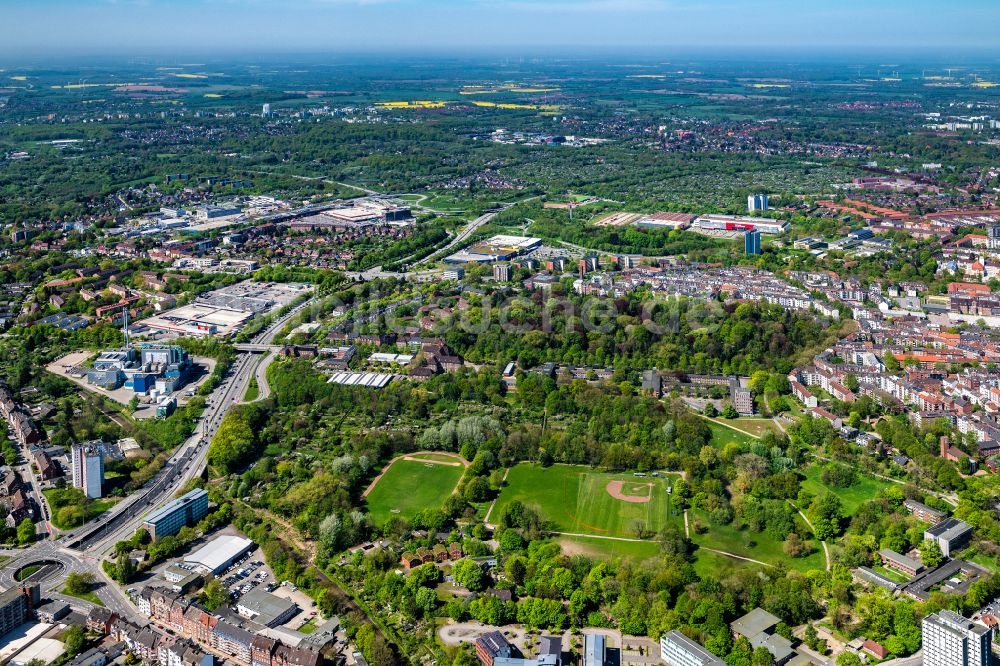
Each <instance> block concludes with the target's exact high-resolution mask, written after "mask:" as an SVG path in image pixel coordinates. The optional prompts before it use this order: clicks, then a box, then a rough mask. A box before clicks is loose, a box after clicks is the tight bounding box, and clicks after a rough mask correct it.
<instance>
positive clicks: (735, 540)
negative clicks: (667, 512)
mask: <svg viewBox="0 0 1000 666" xmlns="http://www.w3.org/2000/svg"><path fill="white" fill-rule="evenodd" d="M688 518H689V519H690V520H692V521H693V520H698V521H699V522H700V523H701V524H702V525H704V526H706V527H707V528H708V530H707V531H706V532H705V533H703V534H697V533H696V532H695V531H694V529H693V528H692V530H691V541H693V542H694V543H695V544H696V545H699V546H704V547H706V548H715V549H716V550H724V551H726V552H727V553H732V554H734V555H739V556H741V557H749V558H750V559H753V560H759V561H760V562H765V563H767V564H770V565H775V564H777V563H778V562H784V563H785V564H786V565H787V566H788V568H789V569H794V570H796V571H809V570H811V569H818V570H823V569H825V568H826V560H825V558H824V556H823V547H822V546H821V545H820V544H819V542H818V541H816V540H815V539H813V542H812V543H813V547H814V548H815V551H814V552H812V553H810V554H809V555H807V556H806V557H788V556H787V555H785V551H784V549H783V546H784V544H783V542H781V541H779V540H777V539H775V538H774V537H772V536H771V535H769V534H768V533H767V532H751V531H750V530H749V529H746V528H744V529H736V528H735V527H733V525H716V524H714V523H712V521H711V520H709V518H708V514H706V513H703V512H701V511H699V510H696V509H692V510H691V511H690V512H689V514H688ZM795 520H796V523H798V524H799V526H800V527H804V528H806V529H807V530H808V526H807V525H806V524H805V523H804V522H803V521H802V518H801V516H796V517H795ZM751 541H752V542H754V544H755V545H753V546H751V545H750V542H751ZM702 554H704V553H702V552H699V553H698V555H699V556H700V555H702ZM713 554H714V553H713ZM730 559H732V558H730ZM747 564H753V563H752V562H747Z"/></svg>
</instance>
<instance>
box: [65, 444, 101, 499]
mask: <svg viewBox="0 0 1000 666" xmlns="http://www.w3.org/2000/svg"><path fill="white" fill-rule="evenodd" d="M104 453H105V451H104V443H103V442H101V441H94V442H86V443H83V444H74V445H73V446H72V447H71V448H70V467H71V468H72V471H73V487H74V488H79V489H80V490H82V491H83V494H84V495H86V496H87V497H88V498H89V499H98V498H99V497H101V496H102V495H103V492H104V490H103V489H104Z"/></svg>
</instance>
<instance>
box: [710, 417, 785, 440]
mask: <svg viewBox="0 0 1000 666" xmlns="http://www.w3.org/2000/svg"><path fill="white" fill-rule="evenodd" d="M719 421H720V422H722V423H723V424H726V423H728V424H729V425H731V426H733V427H736V428H739V429H740V430H746V431H747V432H748V433H750V434H751V435H753V436H754V437H760V436H761V435H763V434H764V433H765V432H773V433H774V434H775V435H780V434H781V430H780V429H779V428H778V426H776V425H775V424H774V419H764V418H758V419H754V418H738V419H719Z"/></svg>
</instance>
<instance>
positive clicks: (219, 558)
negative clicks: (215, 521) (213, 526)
mask: <svg viewBox="0 0 1000 666" xmlns="http://www.w3.org/2000/svg"><path fill="white" fill-rule="evenodd" d="M253 547H254V543H253V541H251V540H250V539H247V538H245V537H239V536H235V535H233V534H223V535H221V536H217V537H215V538H214V539H212V540H211V541H209V542H208V543H206V544H205V545H204V546H202V547H201V548H199V549H198V550H196V551H195V552H193V553H191V554H190V555H188V556H187V557H185V558H184V562H185V563H187V564H194V565H195V566H200V567H204V568H205V569H208V570H209V571H211V572H213V573H215V572H217V571H219V570H220V569H222V568H224V567H225V566H226V565H227V564H229V563H231V562H232V561H233V560H235V559H237V558H238V557H240V556H241V555H243V554H245V553H246V552H247V551H248V550H250V549H251V548H253Z"/></svg>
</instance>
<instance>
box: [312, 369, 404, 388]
mask: <svg viewBox="0 0 1000 666" xmlns="http://www.w3.org/2000/svg"><path fill="white" fill-rule="evenodd" d="M394 377H395V375H386V374H382V373H380V372H338V373H336V374H334V375H333V376H332V377H330V379H328V380H327V383H328V384H343V385H344V386H365V387H367V388H374V389H380V388H385V387H386V386H387V385H388V384H389V382H391V381H392V380H393V378H394Z"/></svg>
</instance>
